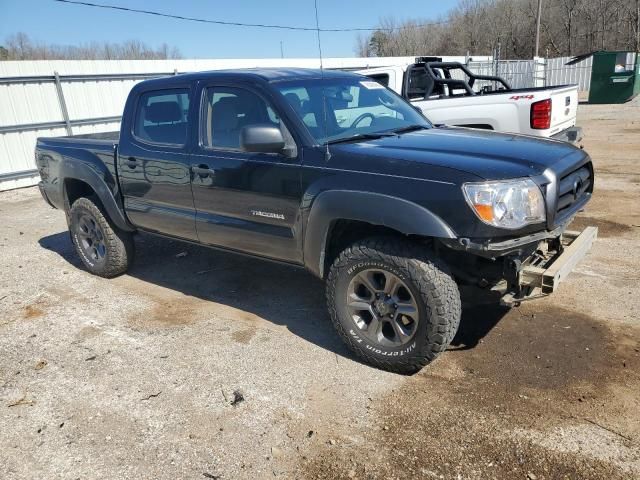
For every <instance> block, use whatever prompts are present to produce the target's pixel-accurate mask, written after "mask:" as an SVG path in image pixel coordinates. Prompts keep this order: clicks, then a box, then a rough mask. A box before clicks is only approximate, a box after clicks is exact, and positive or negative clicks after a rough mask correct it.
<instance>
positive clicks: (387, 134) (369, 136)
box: [327, 132, 395, 145]
mask: <svg viewBox="0 0 640 480" xmlns="http://www.w3.org/2000/svg"><path fill="white" fill-rule="evenodd" d="M393 136H395V133H393V132H371V133H357V134H355V135H351V136H350V137H344V138H335V139H333V140H329V141H328V142H327V143H328V144H329V145H333V144H334V143H344V142H353V141H356V140H362V139H368V140H375V139H377V138H382V137H393Z"/></svg>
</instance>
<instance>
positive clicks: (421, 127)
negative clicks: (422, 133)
mask: <svg viewBox="0 0 640 480" xmlns="http://www.w3.org/2000/svg"><path fill="white" fill-rule="evenodd" d="M428 129H429V127H427V126H425V125H419V124H417V123H416V124H414V125H407V126H406V127H400V128H396V129H395V130H391V131H392V132H393V133H395V134H398V133H408V132H413V131H414V130H428Z"/></svg>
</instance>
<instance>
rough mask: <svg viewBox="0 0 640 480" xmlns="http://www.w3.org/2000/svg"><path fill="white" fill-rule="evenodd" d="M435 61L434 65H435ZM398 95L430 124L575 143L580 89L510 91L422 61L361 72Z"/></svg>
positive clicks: (459, 69)
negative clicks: (422, 114) (417, 109)
mask: <svg viewBox="0 0 640 480" xmlns="http://www.w3.org/2000/svg"><path fill="white" fill-rule="evenodd" d="M434 60H435V61H434ZM358 73H360V74H362V75H365V76H367V77H369V78H371V79H373V80H376V81H377V82H379V83H381V84H383V85H385V86H387V87H388V88H390V89H391V90H393V91H395V92H396V93H398V94H400V95H402V96H403V97H404V98H405V99H407V100H409V101H410V102H411V103H412V104H413V105H415V106H416V107H418V108H419V109H420V110H421V111H422V112H423V113H424V115H425V116H426V117H427V118H428V119H429V120H430V121H431V122H432V123H434V124H446V125H454V126H461V127H470V128H481V129H486V130H496V131H500V132H511V133H520V134H525V135H533V136H537V137H547V138H553V139H557V140H563V141H568V142H571V143H574V144H578V143H579V142H580V141H581V140H582V129H581V128H580V127H577V126H576V115H577V110H578V87H577V86H576V85H562V86H556V87H539V88H526V89H514V88H511V86H510V85H509V84H508V83H507V82H506V81H505V80H504V79H502V78H500V77H493V76H485V75H476V74H474V73H473V72H471V71H470V70H469V69H468V68H467V67H466V66H464V65H463V64H461V63H458V62H441V61H439V59H436V58H435V57H427V58H425V57H421V58H417V59H416V63H413V64H408V65H395V66H388V67H378V68H370V69H366V70H359V71H358Z"/></svg>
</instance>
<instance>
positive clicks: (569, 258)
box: [501, 227, 598, 306]
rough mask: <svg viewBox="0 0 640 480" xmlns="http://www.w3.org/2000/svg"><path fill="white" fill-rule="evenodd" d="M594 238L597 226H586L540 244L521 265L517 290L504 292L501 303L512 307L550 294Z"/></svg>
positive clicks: (581, 256) (585, 251)
mask: <svg viewBox="0 0 640 480" xmlns="http://www.w3.org/2000/svg"><path fill="white" fill-rule="evenodd" d="M597 236H598V228H597V227H586V228H585V229H584V230H583V231H582V232H576V231H565V232H564V233H563V234H562V235H560V236H559V237H556V238H550V239H547V240H544V241H542V242H541V243H540V245H539V248H538V249H537V250H536V251H535V252H534V253H533V254H532V255H531V256H529V257H528V258H527V259H526V260H525V261H523V262H522V263H521V264H520V266H519V268H518V270H517V272H516V273H517V276H516V278H517V282H516V283H517V284H516V285H515V287H516V288H515V289H512V290H510V291H509V292H507V293H506V294H505V295H504V296H503V297H502V299H501V303H502V304H503V305H507V306H515V305H519V304H520V302H523V301H526V300H532V299H535V298H540V297H544V296H547V295H549V294H551V293H553V292H554V291H555V290H556V289H557V288H558V284H559V283H560V282H562V281H563V280H564V279H565V278H566V277H567V276H568V275H569V273H570V272H571V271H572V270H573V269H574V267H575V266H576V265H577V264H578V262H580V260H582V258H584V256H585V255H586V254H587V253H588V252H589V250H591V245H593V242H594V240H595V239H596V238H597Z"/></svg>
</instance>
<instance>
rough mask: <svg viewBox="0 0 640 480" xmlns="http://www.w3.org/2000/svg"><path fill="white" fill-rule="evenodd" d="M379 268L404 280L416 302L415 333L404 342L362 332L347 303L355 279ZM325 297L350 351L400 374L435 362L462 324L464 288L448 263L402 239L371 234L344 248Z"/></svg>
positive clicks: (333, 268) (330, 277) (338, 329)
mask: <svg viewBox="0 0 640 480" xmlns="http://www.w3.org/2000/svg"><path fill="white" fill-rule="evenodd" d="M372 269H373V270H372ZM378 269H379V270H381V271H386V272H389V273H390V274H391V275H393V276H395V277H396V278H398V279H400V280H401V281H402V282H403V283H404V285H405V286H406V288H407V289H408V290H410V294H411V295H412V296H413V297H414V300H415V305H417V310H418V313H417V316H418V317H419V321H418V322H417V326H416V327H415V331H414V333H413V337H412V338H411V339H410V340H409V341H408V343H406V344H404V345H401V346H396V347H394V346H388V345H381V344H380V343H379V342H375V341H372V340H371V339H370V338H368V337H367V336H366V335H363V334H362V330H361V329H359V327H358V325H357V324H356V322H355V321H354V318H353V316H352V311H350V310H349V307H348V301H347V296H348V289H349V288H350V285H351V281H352V279H354V277H356V276H357V275H358V274H359V273H362V272H371V271H375V270H378ZM326 297H327V305H328V309H329V314H330V316H331V320H332V321H333V324H334V326H335V328H336V330H337V331H338V333H339V334H340V336H341V337H342V339H343V340H344V341H345V343H346V344H347V345H348V346H349V347H350V348H351V350H353V351H354V352H355V353H356V354H357V355H358V356H359V357H361V358H362V359H363V360H365V361H366V362H367V363H369V364H371V365H374V366H376V367H378V368H381V369H384V370H389V371H393V372H396V373H403V374H411V373H415V372H417V371H418V370H420V369H421V368H422V367H424V366H425V365H427V364H428V363H430V362H431V361H433V360H434V359H435V358H436V357H437V356H438V355H439V354H440V353H442V352H443V351H444V350H445V349H446V348H447V347H448V345H449V344H450V343H451V341H452V340H453V337H454V335H455V334H456V331H457V330H458V326H459V324H460V315H461V301H460V292H459V290H458V286H457V284H456V282H455V281H454V279H453V277H452V275H451V273H450V272H449V270H448V268H447V266H446V265H445V264H444V263H443V262H441V261H440V260H439V259H437V258H436V257H435V256H434V254H433V253H432V252H431V251H430V250H429V249H428V247H425V246H424V245H420V244H417V243H414V242H411V241H409V240H405V239H402V238H396V237H372V238H368V239H365V240H362V241H359V242H357V243H354V244H353V245H351V246H350V247H348V248H346V249H345V250H344V251H343V252H342V253H340V255H339V256H338V257H337V258H336V260H335V261H334V262H333V265H332V266H331V268H330V271H329V275H328V278H327V288H326Z"/></svg>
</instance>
